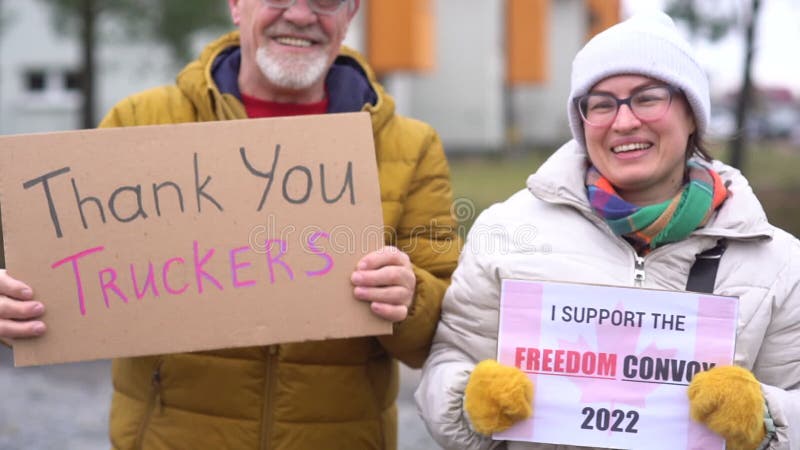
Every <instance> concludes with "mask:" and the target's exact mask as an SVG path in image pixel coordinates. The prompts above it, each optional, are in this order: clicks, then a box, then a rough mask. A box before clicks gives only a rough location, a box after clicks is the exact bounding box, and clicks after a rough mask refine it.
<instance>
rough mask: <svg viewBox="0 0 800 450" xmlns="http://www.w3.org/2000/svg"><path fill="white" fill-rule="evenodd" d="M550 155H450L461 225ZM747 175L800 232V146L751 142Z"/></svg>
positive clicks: (778, 216)
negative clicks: (465, 211) (461, 207)
mask: <svg viewBox="0 0 800 450" xmlns="http://www.w3.org/2000/svg"><path fill="white" fill-rule="evenodd" d="M721 147H722V146H721V145H720V144H716V145H712V146H711V150H712V153H713V154H714V155H715V156H717V157H719V158H720V159H721V160H723V161H727V160H728V159H729V158H728V157H727V154H726V152H725V151H723V150H720V148H721ZM549 155H550V153H548V152H544V151H529V152H525V153H523V154H521V155H513V156H507V155H497V154H491V155H486V156H477V155H470V156H457V157H452V158H451V159H450V170H451V175H452V181H453V191H454V194H455V198H456V199H457V201H458V202H459V204H461V205H464V204H468V205H469V207H470V208H471V211H473V212H471V213H469V214H460V215H459V218H460V219H461V221H462V225H463V227H462V229H464V230H466V229H469V226H471V225H472V222H473V221H474V220H475V217H476V216H477V214H479V213H480V212H481V211H482V210H484V209H485V208H487V207H489V206H490V205H492V204H493V203H496V202H501V201H503V200H505V199H506V198H508V197H509V196H510V195H511V194H513V193H515V192H517V191H519V190H520V189H524V188H525V182H526V180H527V178H528V175H530V174H531V173H533V172H535V171H536V169H537V168H538V167H539V166H540V165H541V163H542V162H544V160H545V159H547V157H548V156H549ZM745 164H746V167H745V170H744V171H743V172H744V174H745V176H746V177H747V178H748V180H750V183H751V185H752V186H753V189H754V191H755V192H756V195H758V198H759V199H760V200H761V203H762V204H763V205H764V209H765V210H766V211H767V216H768V217H769V219H770V221H771V222H772V223H773V224H774V225H776V226H779V227H781V228H783V229H785V230H787V231H789V232H790V233H792V234H794V235H796V236H797V235H800V201H798V200H799V199H800V176H798V172H800V149H798V148H796V147H791V146H788V145H785V144H779V143H774V144H773V143H760V144H751V145H749V146H748V149H747V153H746V156H745Z"/></svg>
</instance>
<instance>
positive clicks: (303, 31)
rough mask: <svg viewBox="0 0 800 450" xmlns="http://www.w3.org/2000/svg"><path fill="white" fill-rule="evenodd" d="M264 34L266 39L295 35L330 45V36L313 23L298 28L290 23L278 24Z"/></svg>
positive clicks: (270, 27)
mask: <svg viewBox="0 0 800 450" xmlns="http://www.w3.org/2000/svg"><path fill="white" fill-rule="evenodd" d="M264 34H265V35H266V37H268V38H270V37H277V36H285V35H295V36H302V37H304V38H306V39H310V40H312V41H316V42H320V43H323V44H327V43H328V36H327V35H326V34H325V32H323V31H322V28H320V26H319V24H316V23H312V24H311V25H307V26H302V27H301V26H297V25H295V24H293V23H290V22H278V23H276V24H274V25H270V26H269V27H267V29H266V30H264Z"/></svg>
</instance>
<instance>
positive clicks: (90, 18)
mask: <svg viewBox="0 0 800 450" xmlns="http://www.w3.org/2000/svg"><path fill="white" fill-rule="evenodd" d="M80 13H81V25H82V27H81V58H82V61H81V64H82V66H83V67H82V68H81V92H82V94H83V105H82V106H81V122H82V123H81V128H94V127H95V126H96V125H97V124H96V122H95V112H94V109H95V88H94V71H95V60H94V58H95V55H94V54H95V18H96V14H97V9H96V5H95V0H82V1H81V12H80Z"/></svg>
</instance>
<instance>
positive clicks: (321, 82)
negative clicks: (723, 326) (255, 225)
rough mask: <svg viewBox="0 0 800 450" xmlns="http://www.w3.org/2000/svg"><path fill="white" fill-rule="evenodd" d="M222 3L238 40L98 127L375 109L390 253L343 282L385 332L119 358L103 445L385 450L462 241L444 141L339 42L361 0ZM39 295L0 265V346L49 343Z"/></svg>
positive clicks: (211, 49) (224, 41) (218, 45)
mask: <svg viewBox="0 0 800 450" xmlns="http://www.w3.org/2000/svg"><path fill="white" fill-rule="evenodd" d="M228 6H229V8H230V12H231V17H232V19H233V23H234V24H235V25H236V26H237V28H238V30H237V31H234V32H232V33H229V34H227V35H224V36H222V37H221V38H219V39H217V40H216V41H215V42H213V43H211V44H209V45H208V46H207V47H206V48H205V50H204V51H203V52H202V54H201V56H200V57H199V58H198V59H197V60H196V61H194V62H192V63H190V64H189V65H187V66H186V68H185V69H184V70H183V71H181V73H180V74H179V75H178V77H177V80H176V84H175V85H171V86H165V87H160V88H156V89H151V90H149V91H145V92H142V93H139V94H136V95H133V96H131V97H129V98H127V99H124V100H122V101H121V102H120V103H118V104H117V105H116V106H115V107H114V108H113V109H112V110H111V111H110V112H109V113H108V115H107V116H106V117H105V118H104V119H103V121H102V123H101V125H100V126H101V127H117V126H138V125H152V124H168V123H181V122H198V121H209V120H229V119H244V118H256V117H274V116H287V115H299V114H324V113H337V112H353V111H367V112H369V113H370V116H371V118H372V129H373V133H374V137H375V147H376V159H377V162H378V167H379V169H380V172H379V179H380V189H381V199H382V206H383V218H384V224H385V227H386V230H388V232H387V233H385V236H386V244H387V245H386V246H385V247H384V248H383V249H382V250H379V251H376V252H373V253H370V254H368V255H366V256H365V257H364V258H363V259H361V260H360V262H359V264H358V265H357V267H356V268H355V270H354V272H353V274H352V276H351V281H352V284H353V295H354V297H355V298H356V299H357V300H359V301H365V302H368V303H370V307H371V310H372V312H373V313H374V314H376V315H377V316H379V317H381V318H384V319H385V320H388V321H391V322H393V324H394V333H393V334H392V335H388V336H378V337H362V338H352V339H336V340H327V341H319V342H305V343H295V344H285V345H271V346H268V347H251V348H240V349H228V350H218V351H208V352H198V353H191V354H176V355H159V356H147V357H137V358H124V359H118V360H115V361H114V363H113V379H114V396H113V400H112V406H111V418H110V427H111V430H110V437H111V443H112V446H113V447H114V448H115V449H132V448H136V449H184V448H185V449H200V448H208V449H223V448H229V449H293V450H294V449H321V448H325V449H394V448H396V446H397V442H396V441H397V424H396V422H397V410H396V407H395V399H396V397H397V391H398V367H397V362H396V361H397V360H400V361H402V362H404V363H405V364H407V365H409V366H412V367H420V366H421V365H422V363H423V362H424V361H425V358H426V357H427V354H428V351H429V349H430V343H431V339H432V337H433V334H434V331H435V328H436V324H437V321H438V318H439V314H440V307H441V300H442V296H443V294H444V292H445V289H446V288H447V285H448V284H449V280H450V274H451V273H452V271H453V269H454V268H455V265H456V260H457V258H458V252H459V250H460V245H461V244H460V241H459V238H458V235H457V233H456V231H455V229H456V223H455V221H454V219H453V217H452V216H451V214H450V206H451V202H452V192H451V188H450V180H449V171H448V167H447V162H446V160H445V157H444V152H443V150H442V146H441V143H440V141H439V138H438V136H437V134H436V132H435V131H434V130H433V129H432V128H431V127H430V126H428V125H426V124H424V123H422V122H419V121H415V120H412V119H408V118H405V117H401V116H398V115H395V113H394V101H393V100H392V98H391V97H390V96H389V95H387V94H386V92H385V91H384V90H383V88H382V87H381V86H380V85H379V84H378V83H377V82H376V80H375V76H374V74H373V72H372V70H371V69H370V68H369V67H368V66H367V64H366V62H365V61H364V59H363V57H362V56H361V55H359V54H358V53H356V52H355V51H353V50H351V49H348V48H346V47H341V44H342V41H343V39H344V37H345V34H346V32H347V27H348V25H349V24H350V21H351V20H352V19H353V16H354V15H355V14H356V12H357V10H358V8H359V0H228ZM420 231H422V232H420ZM46 300H47V299H39V298H37V297H36V295H35V293H33V292H32V290H31V289H30V287H28V286H27V285H26V284H25V283H23V282H22V281H19V280H15V279H14V278H12V277H11V276H9V275H8V274H7V273H6V272H5V271H4V270H0V339H2V338H28V339H35V338H37V337H39V336H41V335H43V334H45V333H46V332H47V327H46V324H45V322H44V321H42V320H41V316H42V314H44V311H45V304H46ZM298 300H302V299H298Z"/></svg>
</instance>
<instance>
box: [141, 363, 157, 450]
mask: <svg viewBox="0 0 800 450" xmlns="http://www.w3.org/2000/svg"><path fill="white" fill-rule="evenodd" d="M163 362H164V361H163V360H161V359H159V360H158V361H157V362H156V365H155V367H154V368H153V373H152V375H151V376H150V396H149V397H148V398H147V408H146V409H145V413H144V417H142V423H141V424H140V425H139V431H138V433H137V434H136V443H135V444H134V448H138V449H141V448H142V443H143V441H144V433H145V431H146V430H147V427H148V426H149V425H150V418H151V417H152V416H153V413H154V412H155V409H156V407H157V408H158V413H159V414H160V413H161V412H163V410H164V404H163V402H162V401H161V364H163Z"/></svg>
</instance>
